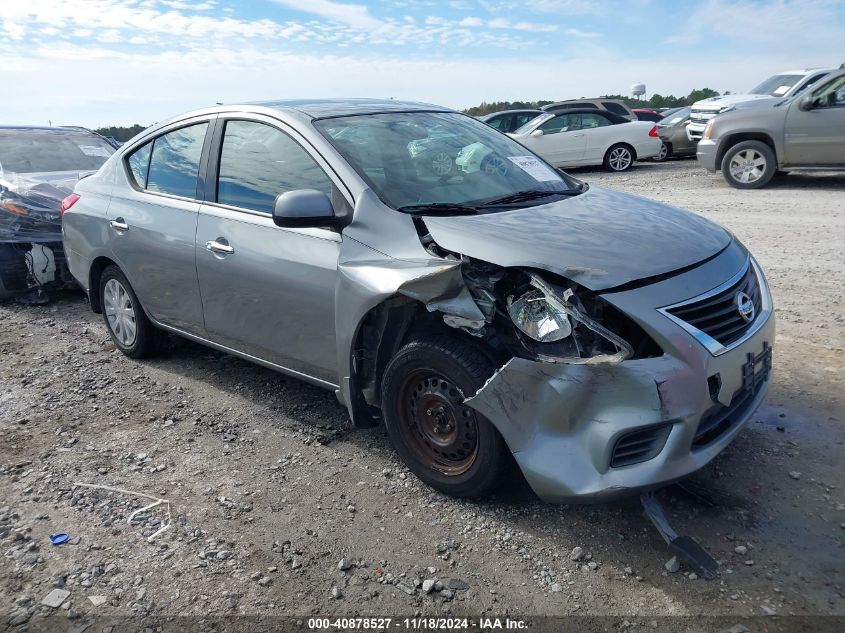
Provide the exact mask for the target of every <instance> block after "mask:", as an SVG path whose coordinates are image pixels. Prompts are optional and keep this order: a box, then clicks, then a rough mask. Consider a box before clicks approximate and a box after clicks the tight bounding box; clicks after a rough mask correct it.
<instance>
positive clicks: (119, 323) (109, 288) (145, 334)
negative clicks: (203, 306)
mask: <svg viewBox="0 0 845 633" xmlns="http://www.w3.org/2000/svg"><path fill="white" fill-rule="evenodd" d="M100 305H101V306H102V309H103V320H104V321H105V323H106V328H107V329H108V331H109V335H110V336H111V339H112V341H113V342H114V344H115V346H116V347H117V348H118V349H119V350H120V351H121V352H123V353H124V354H126V355H127V356H129V357H130V358H143V357H145V356H150V355H151V354H153V353H154V352H155V350H156V343H157V342H158V331H157V330H156V329H155V327H154V326H153V324H152V323H150V320H149V319H148V318H147V315H146V314H145V313H144V309H143V308H142V307H141V303H140V302H139V301H138V297H137V296H136V295H135V291H134V290H132V286H131V285H130V284H129V281H128V280H127V279H126V276H125V275H124V274H123V272H122V271H121V270H120V269H119V268H118V267H117V266H114V265H112V266H108V267H107V268H106V269H105V270H104V271H103V274H102V276H101V277H100Z"/></svg>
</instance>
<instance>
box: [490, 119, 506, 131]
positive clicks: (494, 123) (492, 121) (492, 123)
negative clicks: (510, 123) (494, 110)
mask: <svg viewBox="0 0 845 633" xmlns="http://www.w3.org/2000/svg"><path fill="white" fill-rule="evenodd" d="M507 118H508V117H506V116H499V117H496V118H493V119H490V120H489V121H487V125H489V126H490V127H494V128H496V129H497V130H501V129H502V126H503V125H504V123H505V121H506V120H507Z"/></svg>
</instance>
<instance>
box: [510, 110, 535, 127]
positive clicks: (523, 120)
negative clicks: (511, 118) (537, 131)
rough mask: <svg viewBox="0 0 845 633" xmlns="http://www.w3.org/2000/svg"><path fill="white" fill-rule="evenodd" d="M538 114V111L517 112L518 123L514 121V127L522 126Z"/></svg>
mask: <svg viewBox="0 0 845 633" xmlns="http://www.w3.org/2000/svg"><path fill="white" fill-rule="evenodd" d="M536 116H537V113H536V112H526V113H524V114H517V115H516V123H514V126H513V129H515V130H516V129H518V128H521V127H522V126H523V125H525V124H526V123H528V122H529V121H530V120H531V119H533V118H534V117H536Z"/></svg>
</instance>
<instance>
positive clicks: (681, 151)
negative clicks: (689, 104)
mask: <svg viewBox="0 0 845 633" xmlns="http://www.w3.org/2000/svg"><path fill="white" fill-rule="evenodd" d="M689 115H690V108H678V109H676V110H673V111H672V112H670V113H669V114H668V115H667V116H665V117H664V118H663V119H661V120H660V121H658V123H657V134H658V135H659V136H660V140H661V141H662V143H663V144H662V145H661V147H660V152H659V153H658V154H657V156H655V157H654V160H656V161H658V162H662V161H664V160H668V159H669V158H671V157H672V156H695V146H696V145H697V143H696V142H695V141H691V140H690V139H689V137H688V136H687V122H689Z"/></svg>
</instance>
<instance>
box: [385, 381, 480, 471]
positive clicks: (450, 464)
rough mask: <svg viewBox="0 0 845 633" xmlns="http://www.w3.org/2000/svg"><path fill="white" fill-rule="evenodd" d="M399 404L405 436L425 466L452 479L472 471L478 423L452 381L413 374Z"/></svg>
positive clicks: (406, 383)
mask: <svg viewBox="0 0 845 633" xmlns="http://www.w3.org/2000/svg"><path fill="white" fill-rule="evenodd" d="M399 402H400V403H401V404H400V406H402V414H401V416H400V419H401V433H402V437H403V439H404V440H405V444H406V445H407V446H408V447H409V448H410V449H411V450H412V451H413V452H414V453H415V454H416V457H417V458H418V459H419V460H420V461H421V462H422V463H423V464H425V465H426V466H428V467H429V468H432V469H434V470H437V471H439V472H441V473H443V474H445V475H450V476H456V475H461V474H463V473H465V472H466V471H467V470H469V468H470V467H471V466H472V464H473V463H474V462H475V457H476V455H477V453H478V423H477V421H476V418H475V412H474V411H473V410H472V409H470V408H469V407H466V406H464V404H463V395H461V393H460V391H458V389H457V388H456V387H455V386H454V385H453V384H452V383H451V382H450V381H449V380H447V379H446V378H445V377H444V376H442V375H440V374H439V373H437V372H434V371H433V370H419V371H416V372H413V373H412V374H411V375H410V376H408V378H407V379H406V380H405V383H404V384H403V387H402V393H401V395H400V400H399Z"/></svg>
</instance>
